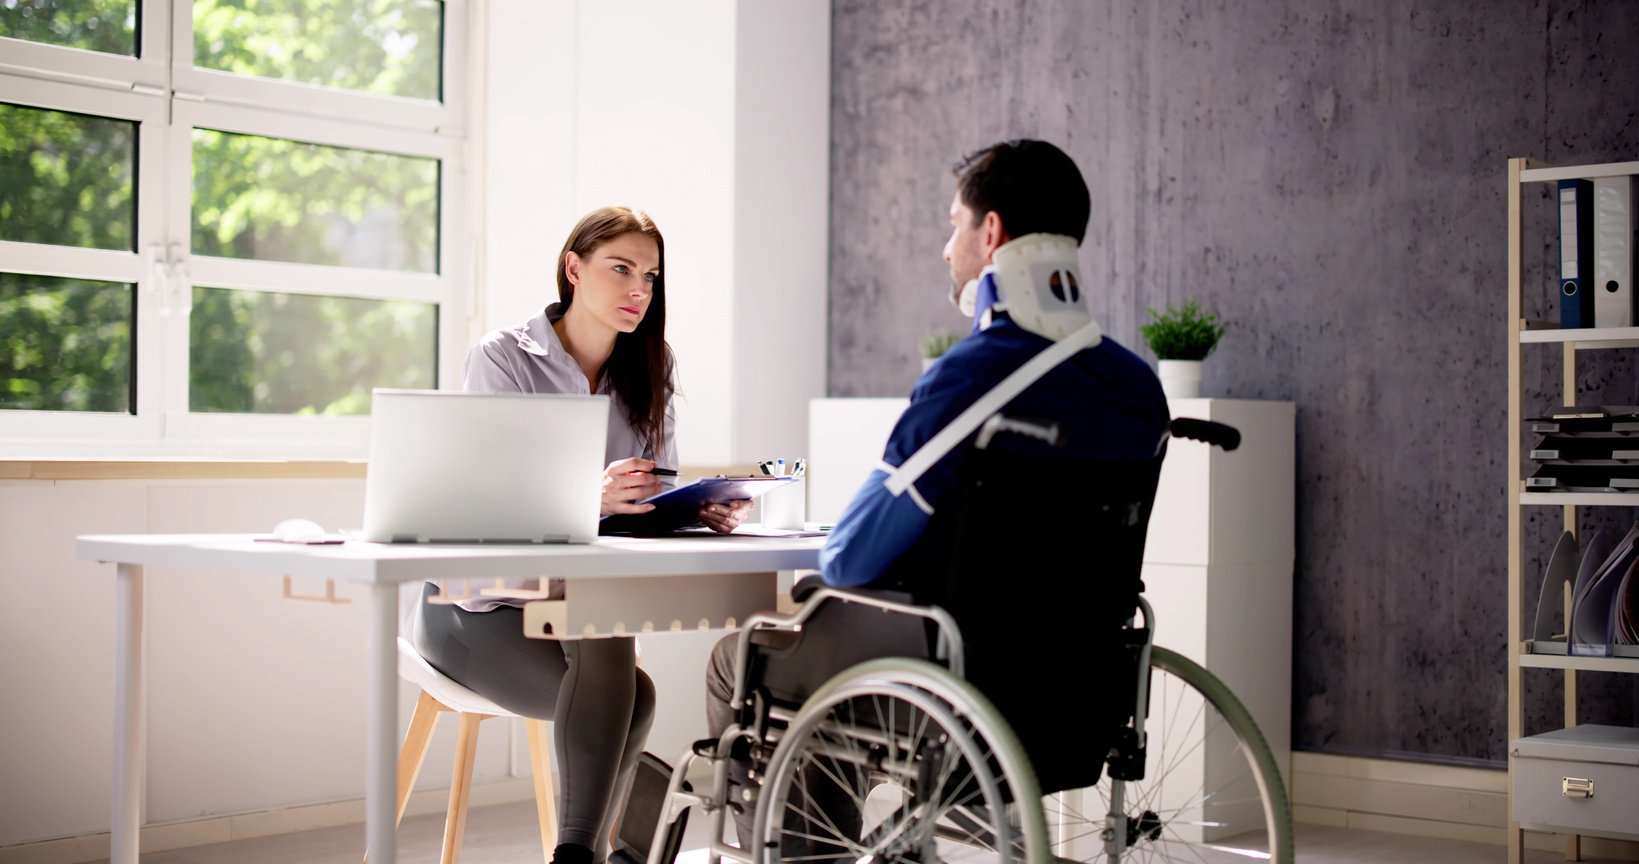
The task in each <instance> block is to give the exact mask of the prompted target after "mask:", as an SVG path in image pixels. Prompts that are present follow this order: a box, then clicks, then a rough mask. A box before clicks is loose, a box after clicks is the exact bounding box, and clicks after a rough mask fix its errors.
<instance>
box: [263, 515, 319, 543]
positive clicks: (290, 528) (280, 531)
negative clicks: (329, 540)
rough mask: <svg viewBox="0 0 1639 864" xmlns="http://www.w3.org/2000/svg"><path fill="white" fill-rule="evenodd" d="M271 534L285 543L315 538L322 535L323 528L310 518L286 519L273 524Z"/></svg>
mask: <svg viewBox="0 0 1639 864" xmlns="http://www.w3.org/2000/svg"><path fill="white" fill-rule="evenodd" d="M273 536H275V537H277V538H279V539H280V540H281V541H283V542H285V543H295V542H299V541H302V540H317V539H319V538H320V537H323V536H324V529H323V528H320V527H319V523H317V522H314V521H313V520H311V519H286V520H284V521H283V522H280V523H279V524H277V525H275V526H273Z"/></svg>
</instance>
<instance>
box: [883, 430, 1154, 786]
mask: <svg viewBox="0 0 1639 864" xmlns="http://www.w3.org/2000/svg"><path fill="white" fill-rule="evenodd" d="M981 438H983V436H981ZM1163 457H1164V451H1163V453H1162V455H1158V456H1156V457H1154V458H1152V459H1148V460H1143V461H1106V460H1094V459H1075V458H1066V457H1064V456H1060V455H1058V454H1057V453H1055V452H1054V448H1047V447H1043V446H1040V445H1037V444H1034V443H1030V444H1029V445H1027V446H1024V447H1010V446H1008V444H1007V443H1006V442H1005V441H996V442H991V443H990V446H987V447H980V446H977V445H972V446H970V447H969V448H968V449H967V450H966V451H965V452H964V453H963V455H962V457H961V458H962V461H961V464H960V468H959V472H958V476H959V483H958V490H957V500H956V501H955V502H954V503H955V506H951V505H950V504H949V503H947V504H944V505H942V506H941V507H940V508H939V510H938V512H936V513H935V514H934V518H933V520H932V524H931V525H930V530H929V532H928V534H927V536H926V539H925V543H924V545H923V547H922V549H921V550H919V551H920V552H921V555H920V558H921V567H920V568H919V569H920V570H921V572H920V574H917V575H915V576H909V578H910V579H912V580H914V583H915V584H913V585H911V586H910V587H911V590H912V591H913V593H915V594H916V595H917V597H918V599H920V600H923V601H925V602H929V603H933V604H936V605H939V606H942V607H944V608H945V610H946V611H948V612H950V613H951V615H952V616H953V617H954V618H955V619H956V622H957V625H958V626H959V627H960V628H961V632H962V639H963V642H964V645H965V651H964V656H965V662H966V672H967V677H968V679H969V680H970V681H972V682H973V683H974V684H975V685H976V686H977V687H978V688H979V689H980V691H981V692H983V693H985V694H986V696H988V697H989V698H990V699H991V701H992V702H994V703H996V706H997V708H999V709H1000V710H1001V712H1002V714H1003V715H1004V716H1005V717H1006V718H1007V720H1008V723H1009V725H1011V726H1012V727H1013V729H1014V731H1015V732H1016V733H1018V735H1019V738H1020V741H1021V743H1023V744H1024V746H1025V750H1026V751H1027V752H1028V753H1030V755H1031V757H1032V760H1033V761H1034V762H1035V764H1036V766H1037V773H1038V775H1040V776H1039V779H1040V780H1041V781H1042V787H1043V789H1047V790H1050V789H1064V788H1075V787H1077V786H1082V785H1090V784H1091V783H1092V782H1096V780H1097V777H1098V772H1099V770H1100V768H1101V767H1102V764H1103V760H1104V757H1105V755H1106V754H1107V752H1108V750H1109V744H1110V742H1111V741H1112V740H1113V738H1114V735H1115V734H1116V730H1117V728H1118V727H1119V726H1120V725H1121V723H1122V721H1123V720H1124V719H1125V718H1126V717H1127V716H1129V715H1130V713H1131V708H1132V704H1133V694H1134V682H1135V681H1136V667H1135V666H1134V665H1132V662H1131V661H1130V660H1129V659H1128V658H1127V657H1126V656H1125V654H1124V652H1123V649H1122V627H1123V625H1124V624H1125V623H1126V622H1127V621H1128V620H1129V619H1130V618H1131V617H1132V614H1133V610H1134V608H1135V606H1136V603H1137V597H1138V593H1139V590H1140V585H1141V582H1140V568H1141V567H1142V562H1143V558H1144V538H1145V534H1146V532H1147V530H1148V526H1149V518H1150V511H1151V508H1152V506H1153V504H1154V501H1155V489H1156V483H1157V480H1158V478H1159V476H1160V470H1161V460H1162V458H1163ZM907 575H909V574H907ZM1044 670H1045V671H1046V673H1047V674H1046V675H1045V676H1044V675H1043V674H1042V673H1043V671H1044ZM1043 677H1046V678H1048V679H1049V680H1051V681H1052V682H1053V683H1051V684H1049V685H1047V686H1045V687H1043V686H1040V685H1031V684H1026V683H1025V682H1027V681H1039V680H1041V679H1042V678H1043Z"/></svg>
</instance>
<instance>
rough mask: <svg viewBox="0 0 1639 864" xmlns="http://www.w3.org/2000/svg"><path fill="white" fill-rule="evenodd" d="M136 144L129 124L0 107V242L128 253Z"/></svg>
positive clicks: (133, 227) (132, 229) (133, 128)
mask: <svg viewBox="0 0 1639 864" xmlns="http://www.w3.org/2000/svg"><path fill="white" fill-rule="evenodd" d="M3 2H5V0H0V3H3ZM136 142H137V124H136V123H134V122H131V121H129V120H109V119H107V118H103V117H87V116H85V115H83V114H69V113H66V112H63V111H46V110H44V109H40V108H24V107H22V106H20V105H6V104H4V103H0V240H19V241H22V242H25V243H51V244H54V245H58V246H89V247H92V248H95V249H124V250H132V249H134V248H135V247H134V246H133V238H134V237H135V236H136V224H137V215H136V195H135V194H134V187H133V186H132V177H133V176H134V175H135V173H136V164H137V144H136Z"/></svg>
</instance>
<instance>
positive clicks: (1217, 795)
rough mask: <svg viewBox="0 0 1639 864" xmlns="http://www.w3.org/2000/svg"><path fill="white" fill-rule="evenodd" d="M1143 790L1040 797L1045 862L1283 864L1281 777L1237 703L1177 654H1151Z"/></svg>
mask: <svg viewBox="0 0 1639 864" xmlns="http://www.w3.org/2000/svg"><path fill="white" fill-rule="evenodd" d="M1150 671H1151V675H1150V699H1149V720H1148V722H1147V723H1146V725H1145V730H1146V734H1147V737H1148V748H1147V749H1148V753H1147V754H1146V755H1147V758H1146V760H1145V770H1144V778H1143V779H1142V780H1129V781H1120V780H1111V779H1110V777H1109V776H1107V775H1106V776H1105V777H1104V778H1103V779H1102V780H1100V781H1099V785H1098V786H1097V787H1094V788H1092V789H1085V790H1071V791H1068V792H1061V793H1056V794H1053V795H1049V796H1047V797H1046V798H1045V799H1043V800H1044V804H1043V810H1044V811H1045V813H1046V821H1047V824H1048V832H1049V834H1050V835H1051V836H1052V838H1053V852H1054V854H1055V855H1056V856H1058V857H1059V858H1060V859H1063V860H1070V861H1088V862H1091V861H1099V862H1117V861H1132V862H1145V861H1195V862H1218V861H1225V862H1231V861H1232V862H1237V864H1240V862H1245V861H1246V860H1247V859H1249V858H1251V859H1254V860H1267V861H1274V862H1277V864H1289V862H1291V861H1292V813H1291V809H1290V807H1289V806H1288V804H1287V799H1286V789H1285V786H1284V785H1283V784H1282V782H1281V776H1280V770H1279V768H1278V767H1277V765H1276V763H1275V758H1274V755H1273V754H1272V753H1270V751H1269V745H1268V744H1267V743H1266V742H1265V741H1264V738H1263V733H1261V732H1259V731H1258V727H1257V725H1256V724H1255V723H1253V722H1252V715H1251V714H1249V713H1247V710H1246V708H1245V707H1244V706H1242V705H1241V703H1240V700H1239V699H1237V698H1235V695H1234V694H1233V693H1231V692H1230V691H1229V688H1228V687H1226V686H1224V683H1223V682H1222V681H1219V680H1218V679H1217V678H1216V677H1215V676H1214V675H1212V673H1210V672H1208V671H1206V670H1205V669H1203V668H1201V667H1200V666H1199V665H1198V664H1196V663H1195V662H1194V661H1191V660H1189V659H1187V658H1185V657H1183V656H1181V655H1179V654H1177V653H1174V652H1172V651H1169V650H1167V649H1165V648H1160V647H1155V648H1153V649H1152V651H1151V654H1150Z"/></svg>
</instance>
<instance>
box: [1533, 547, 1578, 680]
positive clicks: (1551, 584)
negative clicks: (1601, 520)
mask: <svg viewBox="0 0 1639 864" xmlns="http://www.w3.org/2000/svg"><path fill="white" fill-rule="evenodd" d="M1576 546H1577V544H1576V535H1575V534H1572V533H1571V532H1569V531H1566V532H1565V533H1563V534H1561V535H1559V542H1558V543H1555V544H1554V551H1553V553H1552V554H1551V555H1549V556H1548V569H1547V570H1545V571H1544V572H1543V577H1542V593H1540V594H1539V595H1537V617H1536V622H1535V624H1534V625H1533V626H1532V627H1531V640H1532V641H1533V642H1534V643H1536V644H1535V645H1534V646H1533V647H1532V649H1531V652H1532V653H1533V654H1553V653H1561V654H1563V653H1565V647H1564V646H1565V645H1568V644H1569V643H1570V635H1569V634H1570V632H1571V622H1569V621H1566V622H1565V629H1564V630H1563V631H1562V632H1559V633H1555V632H1554V622H1555V621H1556V620H1558V619H1559V618H1560V617H1561V610H1562V609H1563V608H1564V605H1565V601H1564V600H1563V599H1562V598H1563V597H1564V596H1565V588H1566V586H1567V585H1575V584H1576V565H1577V548H1576ZM1559 640H1564V642H1562V643H1561V645H1560V646H1559V648H1558V650H1557V651H1555V650H1552V647H1553V646H1552V643H1554V642H1556V641H1559Z"/></svg>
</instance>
